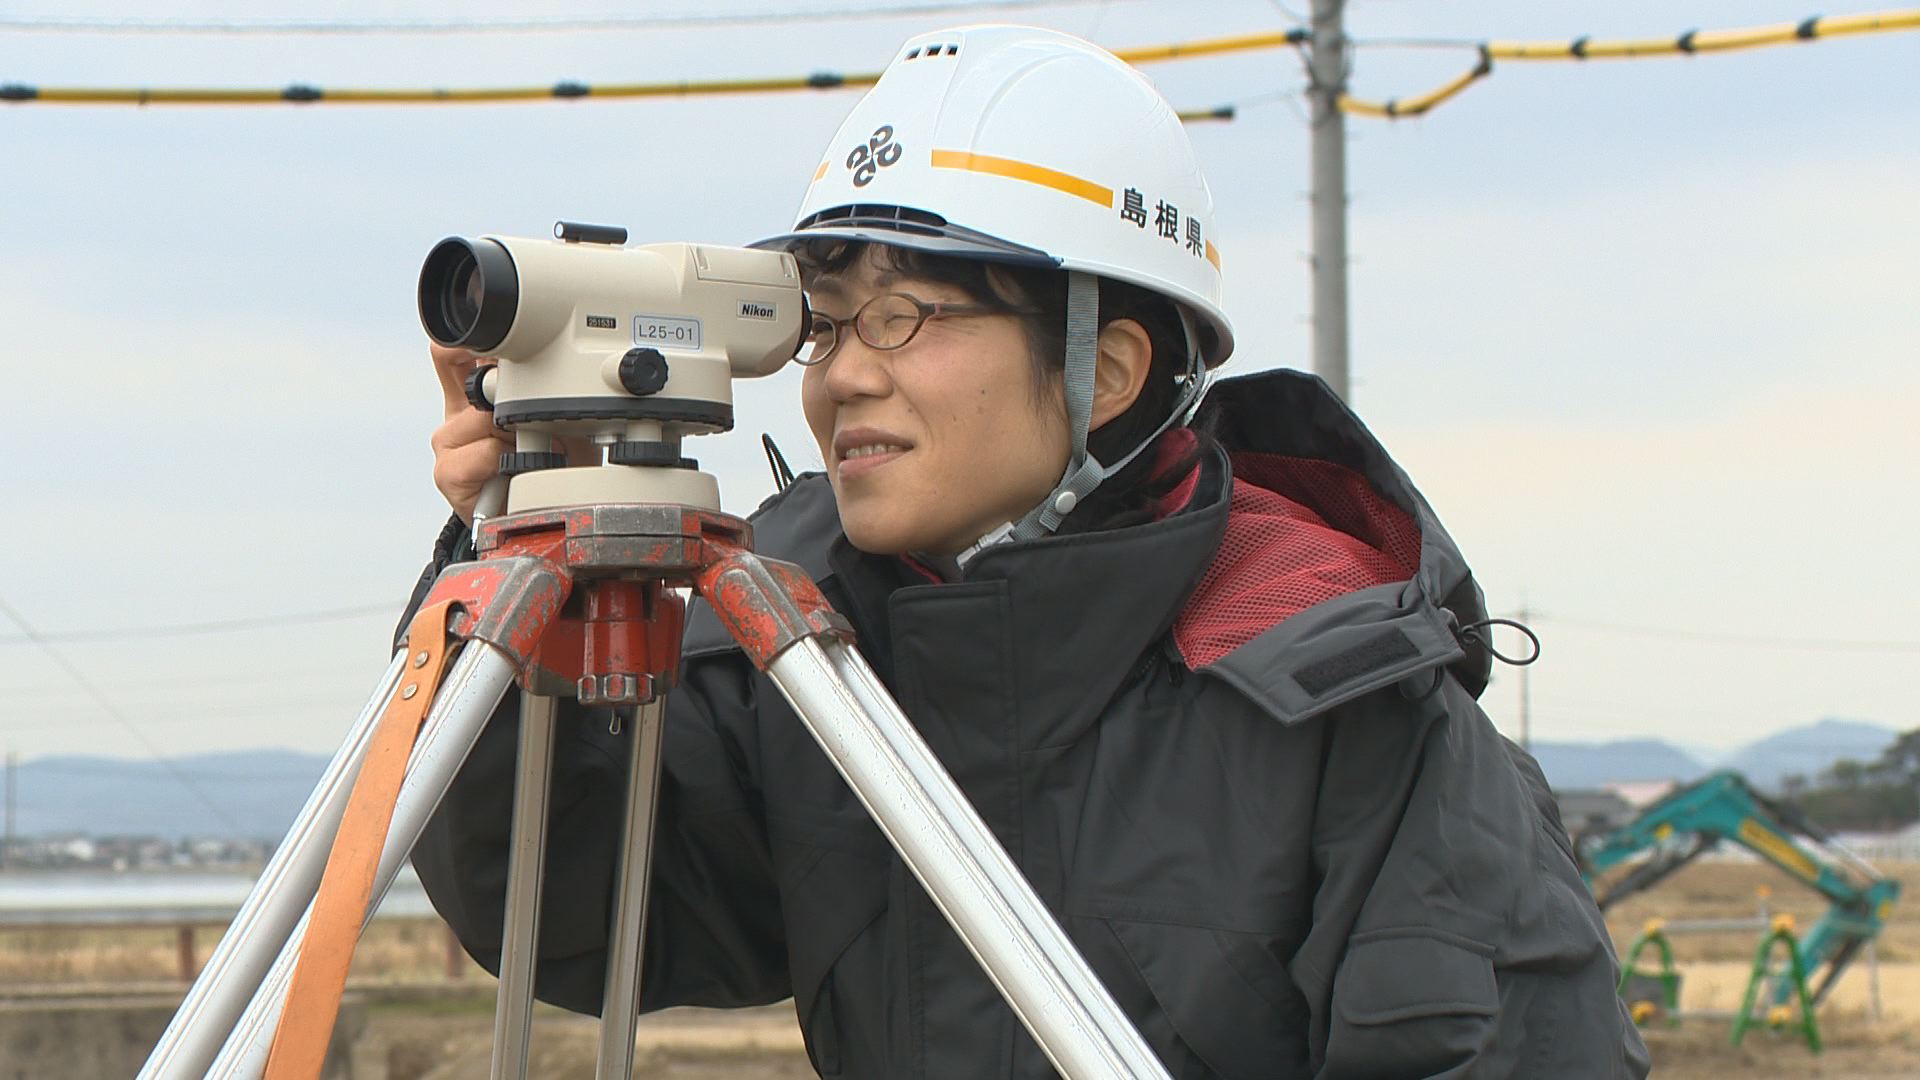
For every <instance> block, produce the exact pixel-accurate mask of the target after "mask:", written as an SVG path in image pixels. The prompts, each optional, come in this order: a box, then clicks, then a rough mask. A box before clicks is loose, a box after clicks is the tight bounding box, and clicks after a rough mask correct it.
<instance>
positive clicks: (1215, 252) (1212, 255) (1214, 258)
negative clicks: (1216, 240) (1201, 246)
mask: <svg viewBox="0 0 1920 1080" xmlns="http://www.w3.org/2000/svg"><path fill="white" fill-rule="evenodd" d="M1207 261H1208V262H1210V263H1212V264H1213V268H1214V269H1215V270H1218V269H1220V249H1219V248H1217V247H1214V246H1213V241H1211V240H1209V241H1207Z"/></svg>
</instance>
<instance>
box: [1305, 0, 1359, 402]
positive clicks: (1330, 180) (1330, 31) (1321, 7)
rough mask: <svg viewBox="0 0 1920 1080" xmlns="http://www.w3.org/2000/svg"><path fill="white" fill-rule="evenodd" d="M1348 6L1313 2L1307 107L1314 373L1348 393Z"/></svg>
mask: <svg viewBox="0 0 1920 1080" xmlns="http://www.w3.org/2000/svg"><path fill="white" fill-rule="evenodd" d="M1343 3H1344V0H1313V26H1312V31H1313V36H1312V38H1311V39H1310V40H1311V44H1310V47H1309V50H1308V53H1307V75H1308V79H1307V102H1308V107H1309V110H1310V112H1311V114H1312V117H1313V144H1312V145H1313V370H1314V373H1315V374H1317V375H1319V376H1320V377H1321V378H1323V379H1325V380H1326V381H1327V385H1328V386H1331V387H1332V388H1333V392H1334V393H1336V394H1339V395H1340V397H1341V400H1343V401H1351V400H1352V398H1351V397H1350V396H1349V393H1348V388H1347V117H1346V114H1345V113H1343V112H1341V111H1340V98H1341V96H1342V95H1343V94H1345V93H1346V91H1347V38H1346V30H1345V28H1344V27H1343V25H1342V23H1341V19H1340V9H1341V6H1342V4H1343Z"/></svg>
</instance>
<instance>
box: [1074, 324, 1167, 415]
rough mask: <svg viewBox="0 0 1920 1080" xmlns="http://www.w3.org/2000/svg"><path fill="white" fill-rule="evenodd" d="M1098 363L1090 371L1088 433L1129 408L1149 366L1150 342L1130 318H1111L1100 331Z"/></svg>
mask: <svg viewBox="0 0 1920 1080" xmlns="http://www.w3.org/2000/svg"><path fill="white" fill-rule="evenodd" d="M1099 346H1100V362H1099V364H1098V365H1097V366H1096V367H1095V368H1094V372H1093V418H1092V423H1091V424H1089V425H1088V429H1089V430H1093V431H1098V430H1099V429H1100V428H1101V427H1103V426H1105V424H1106V423H1107V421H1109V420H1112V419H1113V418H1114V417H1116V416H1119V415H1120V414H1121V413H1124V412H1126V411H1127V409H1128V408H1130V407H1132V405H1133V403H1134V400H1135V399H1136V398H1138V397H1139V396H1140V388H1141V387H1143V386H1145V385H1147V371H1148V369H1149V368H1151V367H1153V340H1152V339H1151V338H1149V337H1148V336H1147V330H1146V327H1143V326H1141V325H1140V324H1139V323H1137V322H1135V321H1133V320H1132V319H1115V320H1113V321H1112V322H1110V323H1108V324H1107V325H1105V326H1103V327H1101V328H1100V341H1099Z"/></svg>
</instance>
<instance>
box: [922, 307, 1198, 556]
mask: <svg viewBox="0 0 1920 1080" xmlns="http://www.w3.org/2000/svg"><path fill="white" fill-rule="evenodd" d="M1179 311H1180V326H1181V329H1182V330H1183V331H1184V332H1185V334H1186V339H1187V374H1186V387H1185V388H1184V389H1183V390H1182V391H1181V393H1180V399H1179V400H1178V401H1176V402H1174V405H1173V408H1171V409H1169V410H1168V411H1167V418H1166V419H1165V420H1163V421H1161V422H1160V426H1159V427H1157V428H1155V429H1154V430H1153V434H1151V435H1148V436H1147V437H1146V438H1145V439H1142V440H1141V441H1140V444H1139V445H1138V446H1135V447H1134V448H1133V449H1132V450H1131V451H1130V452H1128V454H1127V455H1126V456H1125V457H1123V458H1121V459H1120V460H1119V461H1117V462H1114V463H1113V464H1112V465H1102V464H1101V463H1100V462H1098V461H1096V460H1094V458H1093V456H1092V455H1091V454H1089V453H1087V433H1088V429H1089V428H1091V427H1092V424H1093V376H1094V372H1095V371H1096V370H1098V368H1099V366H1100V279H1099V278H1097V277H1095V276H1094V275H1092V274H1088V273H1083V272H1081V271H1078V270H1071V271H1068V273H1067V349H1066V354H1067V355H1066V361H1067V362H1066V378H1065V384H1066V397H1067V423H1068V430H1069V431H1070V432H1071V434H1072V436H1073V453H1072V456H1071V457H1069V458H1068V459H1067V471H1066V473H1065V474H1064V475H1062V477H1061V479H1060V483H1059V484H1057V485H1055V486H1054V489H1053V491H1052V492H1051V493H1049V494H1048V495H1047V497H1046V498H1045V499H1043V500H1041V503H1040V505H1039V506H1036V507H1034V508H1033V509H1032V510H1030V511H1028V513H1027V515H1026V516H1025V517H1022V518H1021V519H1020V520H1019V521H1016V522H1011V523H1009V524H1007V525H1002V526H1001V527H999V528H997V529H995V530H993V531H992V532H990V533H988V534H987V535H986V536H983V537H981V538H980V540H979V542H978V543H976V544H974V545H973V546H972V547H970V548H968V549H967V550H966V551H964V552H961V554H960V557H959V560H960V564H961V565H962V566H964V565H966V563H967V562H968V561H970V560H971V559H973V558H974V557H975V556H976V555H978V554H979V553H980V552H981V551H983V550H985V549H986V548H988V547H991V546H993V545H995V544H999V543H1002V542H1005V541H1007V540H1032V539H1035V538H1037V537H1041V536H1048V535H1051V534H1052V533H1053V532H1054V531H1056V530H1057V529H1059V528H1060V523H1061V522H1063V521H1065V520H1066V517H1067V515H1068V514H1071V513H1073V510H1074V508H1075V507H1077V506H1079V505H1080V504H1081V503H1082V502H1083V501H1085V499H1086V497H1087V496H1088V495H1090V494H1092V493H1093V490H1094V489H1095V488H1097V487H1099V486H1100V485H1101V484H1102V483H1103V482H1105V481H1106V480H1107V479H1108V478H1109V477H1111V476H1113V474H1115V473H1117V472H1119V471H1120V470H1122V469H1124V468H1126V467H1127V466H1128V465H1130V464H1132V463H1133V459H1134V458H1137V457H1139V456H1140V454H1141V452H1142V451H1144V450H1145V449H1146V448H1147V447H1149V446H1151V445H1153V441H1154V440H1155V439H1158V438H1159V437H1160V436H1161V435H1162V434H1163V433H1164V432H1165V431H1166V430H1167V429H1168V428H1170V427H1173V426H1174V425H1175V424H1180V423H1186V422H1187V420H1188V419H1190V418H1191V416H1192V414H1193V410H1194V409H1195V408H1197V407H1198V406H1199V404H1200V398H1201V396H1202V395H1203V394H1204V393H1205V392H1206V386H1207V379H1206V365H1205V362H1204V361H1202V360H1201V358H1200V348H1199V342H1198V340H1197V335H1196V334H1195V332H1194V327H1193V317H1192V316H1191V315H1190V314H1189V313H1188V312H1187V310H1186V309H1185V308H1180V309H1179Z"/></svg>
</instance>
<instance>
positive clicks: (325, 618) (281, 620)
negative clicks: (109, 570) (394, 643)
mask: <svg viewBox="0 0 1920 1080" xmlns="http://www.w3.org/2000/svg"><path fill="white" fill-rule="evenodd" d="M394 611H395V608H394V605H392V604H362V605H360V606H358V607H345V608H323V609H321V610H319V611H300V612H293V613H291V614H286V615H258V616H254V617H252V618H245V619H217V620H214V621H212V622H195V623H168V624H164V625H160V626H139V627H121V628H118V629H113V630H74V631H69V632H67V633H64V634H40V635H39V636H37V637H34V636H29V635H24V634H23V635H20V636H17V637H0V645H19V644H23V643H26V642H40V643H46V642H58V643H61V644H67V643H72V642H82V641H139V640H145V639H153V638H170V637H189V636H192V635H195V634H224V633H229V632H231V631H235V630H263V629H271V628H274V627H283V626H305V625H310V624H314V623H324V622H341V621H344V620H347V619H364V618H367V617H369V616H373V615H392V614H393V613H394Z"/></svg>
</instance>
